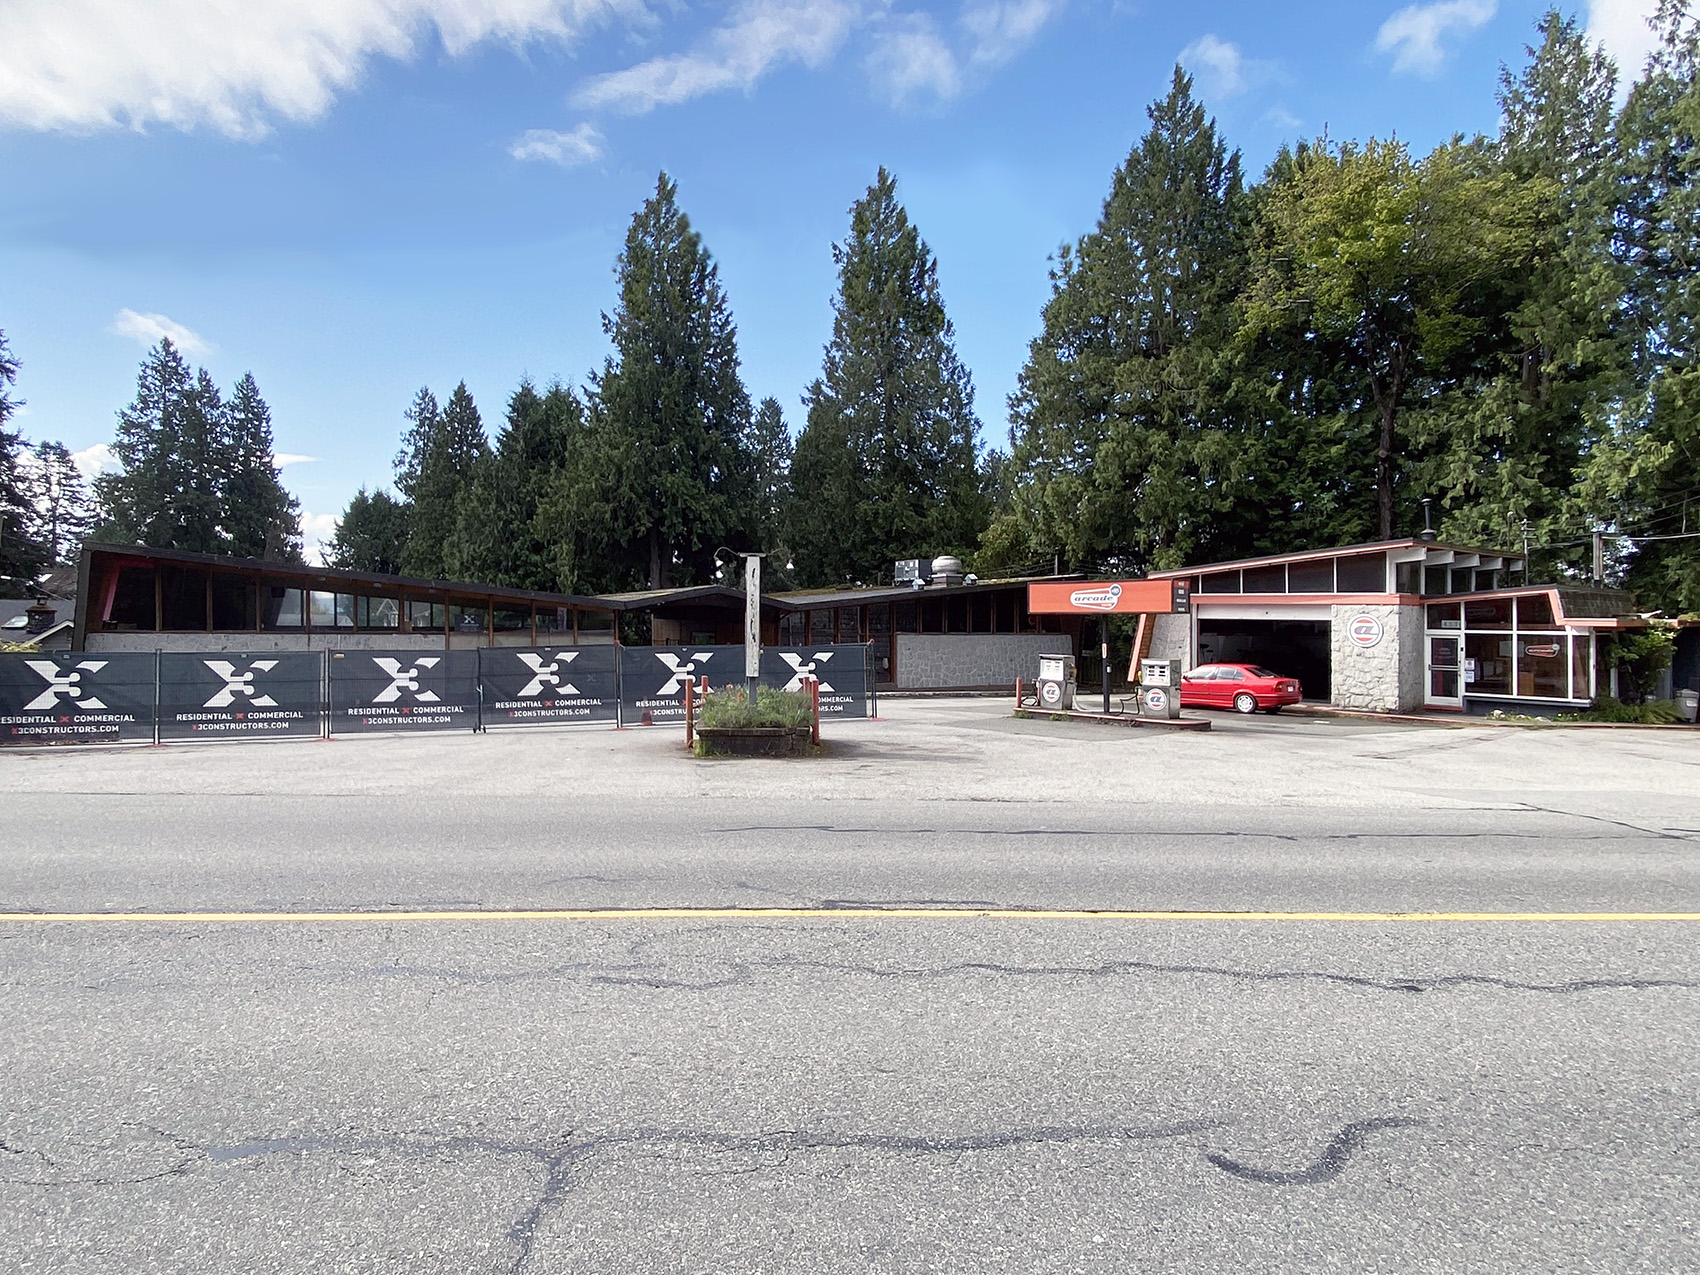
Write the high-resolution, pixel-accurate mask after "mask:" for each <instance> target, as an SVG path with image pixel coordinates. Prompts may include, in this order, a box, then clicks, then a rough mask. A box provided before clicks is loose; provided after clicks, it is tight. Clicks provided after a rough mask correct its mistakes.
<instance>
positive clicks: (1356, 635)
mask: <svg viewBox="0 0 1700 1275" xmlns="http://www.w3.org/2000/svg"><path fill="white" fill-rule="evenodd" d="M1381 635H1382V628H1381V621H1380V620H1378V619H1376V618H1375V616H1373V615H1354V616H1353V617H1352V618H1351V620H1350V621H1348V622H1347V624H1346V636H1347V637H1348V638H1350V639H1351V640H1352V645H1353V646H1361V647H1366V648H1367V647H1372V646H1377V645H1379V644H1380V642H1381Z"/></svg>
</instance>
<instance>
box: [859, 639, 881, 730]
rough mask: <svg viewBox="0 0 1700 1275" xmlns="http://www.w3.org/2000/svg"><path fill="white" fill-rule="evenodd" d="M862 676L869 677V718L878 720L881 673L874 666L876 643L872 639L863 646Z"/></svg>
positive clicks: (873, 720)
mask: <svg viewBox="0 0 1700 1275" xmlns="http://www.w3.org/2000/svg"><path fill="white" fill-rule="evenodd" d="M862 676H864V677H866V678H867V679H868V720H869V721H872V722H877V721H879V719H880V688H879V673H878V671H877V670H875V668H874V644H873V643H872V642H871V641H870V642H868V643H866V644H865V645H864V646H863V647H862Z"/></svg>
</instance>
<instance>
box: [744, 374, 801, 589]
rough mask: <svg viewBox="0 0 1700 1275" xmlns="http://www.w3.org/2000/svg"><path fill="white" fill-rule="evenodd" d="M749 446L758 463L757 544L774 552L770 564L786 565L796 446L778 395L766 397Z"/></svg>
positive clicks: (755, 472) (752, 426) (776, 568)
mask: <svg viewBox="0 0 1700 1275" xmlns="http://www.w3.org/2000/svg"><path fill="white" fill-rule="evenodd" d="M747 448H748V451H749V454H750V459H751V462H752V464H753V466H754V470H753V477H754V481H755V532H756V544H757V545H758V546H759V547H760V548H761V549H762V550H764V551H765V552H767V553H768V554H770V555H772V556H770V557H769V558H768V560H767V563H766V564H765V565H766V567H767V568H768V569H769V570H770V571H775V572H777V571H779V570H781V569H782V568H783V564H784V560H785V554H784V551H783V542H784V538H785V525H784V523H785V514H786V510H787V507H788V506H789V505H790V502H791V458H792V453H793V451H794V448H793V446H792V443H791V431H790V430H789V429H788V428H787V427H786V424H785V413H784V411H783V410H782V409H781V408H780V406H779V400H778V399H776V398H764V399H762V401H761V403H760V405H759V406H758V407H757V408H756V414H755V417H754V419H753V420H752V421H751V422H750V436H749V442H748V444H747Z"/></svg>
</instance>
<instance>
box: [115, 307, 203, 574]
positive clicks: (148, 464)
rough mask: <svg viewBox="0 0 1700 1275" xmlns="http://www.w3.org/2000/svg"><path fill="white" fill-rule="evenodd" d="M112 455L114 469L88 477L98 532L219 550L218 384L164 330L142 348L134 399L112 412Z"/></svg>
mask: <svg viewBox="0 0 1700 1275" xmlns="http://www.w3.org/2000/svg"><path fill="white" fill-rule="evenodd" d="M112 451H113V454H114V455H115V456H116V457H117V458H118V461H119V463H120V464H121V465H122V466H123V470H122V472H121V473H117V474H104V475H102V476H101V477H99V478H97V479H96V480H95V495H96V497H97V498H98V500H99V501H100V504H101V507H102V512H103V515H104V517H105V519H106V523H105V525H104V526H103V527H102V529H101V535H102V536H103V538H115V539H117V540H120V541H130V542H135V543H139V544H145V545H148V546H150V547H152V548H156V549H186V550H190V551H192V552H196V553H219V552H223V551H224V550H225V548H226V547H227V544H228V542H227V540H226V539H225V536H224V532H223V529H222V527H221V525H220V523H221V515H222V510H221V507H220V498H219V490H220V487H221V485H222V483H223V478H224V460H225V453H226V443H225V420H224V404H223V401H222V399H221V397H220V395H219V392H218V387H217V386H216V385H214V384H213V381H212V378H211V377H210V376H209V375H207V373H206V372H205V370H202V371H201V372H200V373H199V375H194V374H191V372H190V370H189V365H188V363H186V362H185V361H184V359H183V356H182V355H181V354H179V353H178V352H177V348H176V347H175V346H174V345H172V343H171V339H170V338H169V337H164V338H161V340H160V343H159V344H158V345H157V346H155V347H154V348H153V349H152V350H150V351H149V352H148V356H147V358H146V359H145V360H144V361H143V363H142V368H141V371H140V373H139V374H138V376H137V378H136V398H135V401H134V402H132V403H131V404H130V406H129V407H126V408H125V409H124V410H123V411H121V412H120V413H119V414H118V433H117V437H116V438H115V439H114V441H113V445H112Z"/></svg>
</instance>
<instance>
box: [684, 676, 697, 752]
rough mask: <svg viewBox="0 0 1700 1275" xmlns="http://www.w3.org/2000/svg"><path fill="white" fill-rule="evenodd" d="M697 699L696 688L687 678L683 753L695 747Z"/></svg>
mask: <svg viewBox="0 0 1700 1275" xmlns="http://www.w3.org/2000/svg"><path fill="white" fill-rule="evenodd" d="M696 725H697V697H696V688H695V687H694V686H693V685H692V684H691V679H690V678H689V677H687V678H685V751H686V752H689V751H690V750H691V749H692V748H693V747H694V746H695V745H696Z"/></svg>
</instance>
